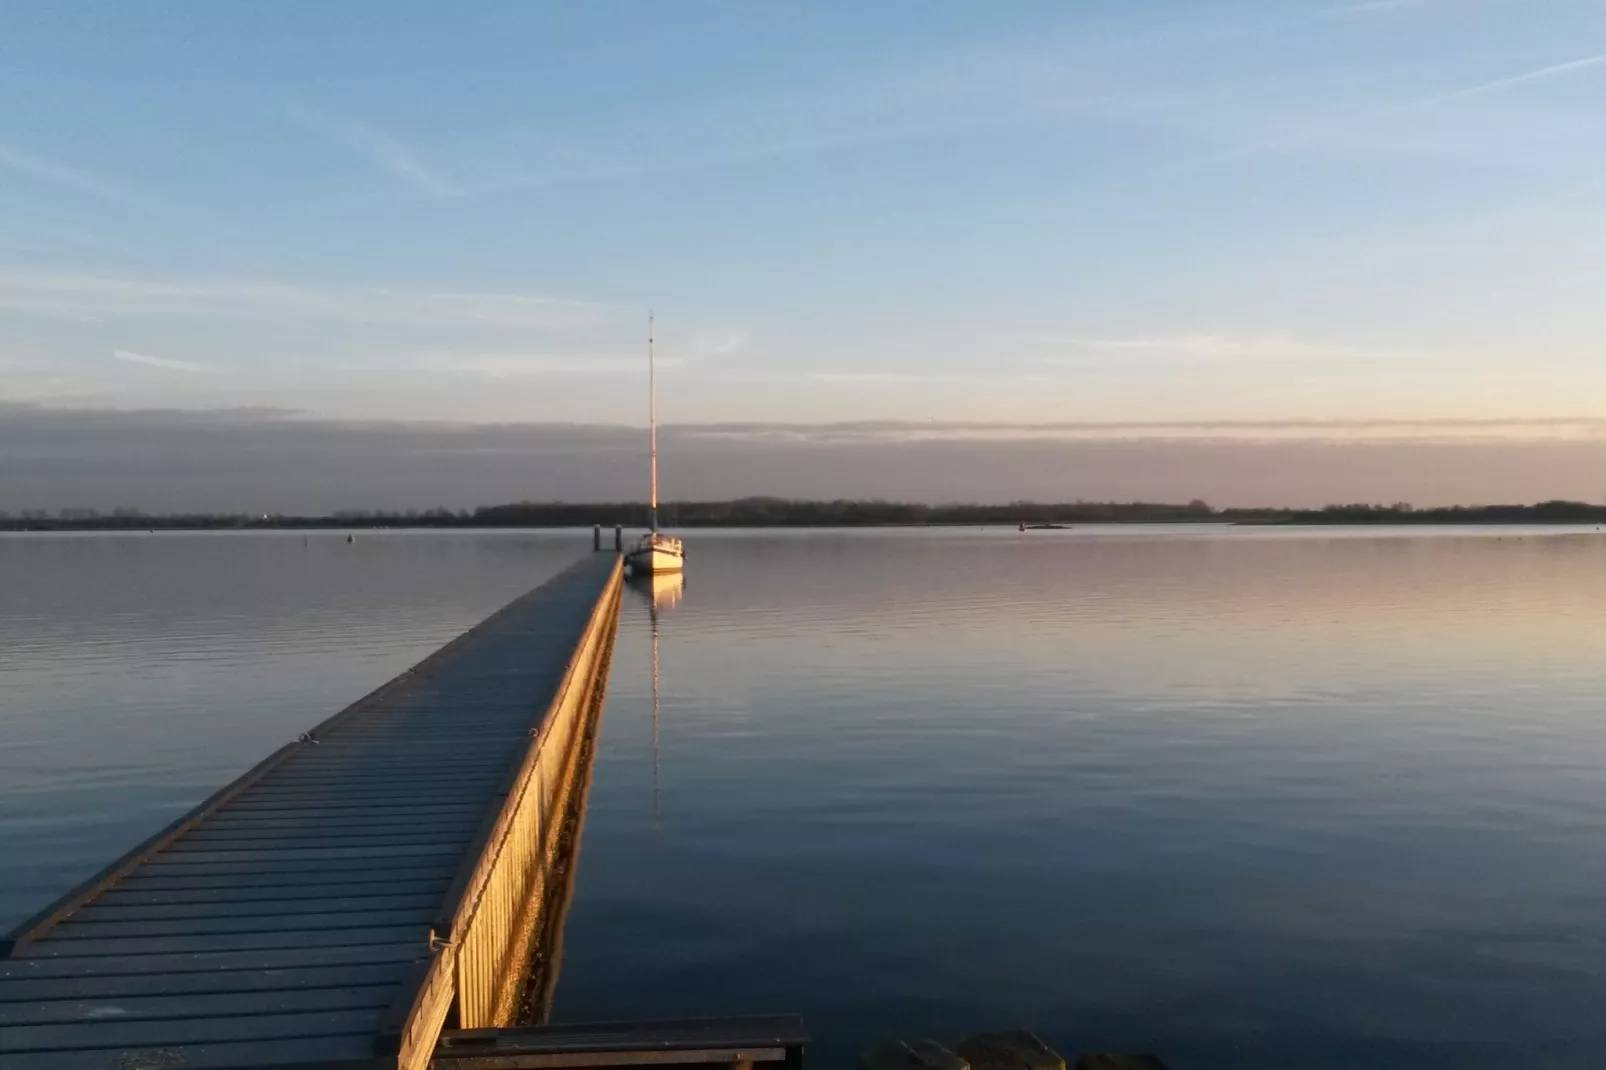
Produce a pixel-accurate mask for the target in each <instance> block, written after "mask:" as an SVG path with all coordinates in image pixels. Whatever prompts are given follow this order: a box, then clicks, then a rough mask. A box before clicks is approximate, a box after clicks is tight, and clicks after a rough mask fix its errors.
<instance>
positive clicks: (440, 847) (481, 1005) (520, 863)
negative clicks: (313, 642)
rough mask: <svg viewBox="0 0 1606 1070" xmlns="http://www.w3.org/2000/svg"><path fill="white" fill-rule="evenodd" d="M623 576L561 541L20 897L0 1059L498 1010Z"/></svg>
mask: <svg viewBox="0 0 1606 1070" xmlns="http://www.w3.org/2000/svg"><path fill="white" fill-rule="evenodd" d="M620 587H621V566H620V558H619V557H618V555H616V554H595V555H593V556H591V557H589V558H587V559H585V560H582V561H581V562H580V563H578V564H576V565H575V566H574V567H572V568H570V569H568V570H567V571H565V572H563V573H560V574H559V575H558V576H556V577H555V578H553V579H552V580H550V581H549V582H547V583H545V584H543V585H542V586H540V587H538V588H536V589H535V590H533V591H531V592H529V593H528V594H526V595H524V596H523V597H521V598H519V599H518V600H517V601H515V602H513V603H512V604H510V605H509V606H507V607H506V608H505V609H503V610H501V611H500V612H498V613H497V614H495V615H494V616H492V617H491V618H489V619H488V620H486V621H485V622H484V623H482V624H480V625H479V626H478V627H476V628H474V629H473V630H471V631H469V632H468V633H466V634H465V635H463V636H461V637H459V638H458V639H456V640H454V641H453V642H451V643H449V644H448V645H447V646H445V647H444V648H442V649H441V650H439V651H437V652H436V653H435V654H433V655H431V656H430V657H429V658H426V659H425V660H424V661H423V662H421V663H420V664H419V665H417V666H416V667H414V668H413V669H411V670H409V671H408V672H406V673H403V674H402V675H401V676H399V677H397V678H396V679H394V680H392V681H390V682H389V683H387V684H385V685H384V686H383V687H380V688H379V689H378V690H376V691H374V692H373V693H372V694H370V695H368V696H367V697H365V698H363V699H362V700H360V701H358V702H357V703H355V704H354V705H352V706H351V707H349V708H348V709H346V710H344V711H342V712H340V713H338V714H336V715H335V716H334V717H332V718H330V719H329V720H327V721H325V722H324V723H323V724H321V725H319V726H317V727H316V728H314V729H313V730H312V731H310V732H308V733H307V734H306V735H304V736H302V737H301V738H300V739H299V740H298V741H296V742H294V743H291V744H289V745H287V746H285V747H284V748H282V749H281V750H279V751H277V752H276V753H274V754H272V755H271V756H269V757H268V758H267V759H265V760H264V761H263V762H261V763H260V764H259V765H257V766H256V767H255V768H253V769H252V770H250V771H249V772H247V773H246V774H245V775H244V776H242V777H240V778H239V779H238V780H236V781H234V782H233V783H232V784H230V785H228V786H227V787H225V788H223V789H222V790H221V791H219V792H218V793H217V794H215V795H213V796H212V797H211V798H210V799H208V800H206V802H204V803H202V804H201V805H200V806H199V807H197V808H196V809H195V810H193V811H192V812H190V813H189V814H187V815H185V816H184V817H183V818H181V819H180V820H179V821H177V822H175V823H174V824H173V825H171V826H169V827H168V828H167V829H165V830H163V831H162V832H160V833H158V834H157V835H156V836H154V837H153V838H151V839H150V840H148V841H147V842H146V843H144V844H142V845H140V846H139V847H137V848H136V849H135V850H133V851H131V852H130V853H129V854H127V855H126V856H124V857H123V858H121V859H119V860H118V861H117V862H115V863H113V864H112V865H111V866H109V867H108V868H107V869H105V870H104V871H103V872H101V873H100V874H99V875H97V876H96V877H94V878H92V879H91V880H89V881H87V882H86V883H84V884H83V885H81V886H79V887H78V888H75V889H74V890H72V891H71V892H69V893H68V894H67V895H65V896H63V897H62V898H61V899H60V900H58V901H57V902H55V903H53V904H51V905H50V906H49V907H47V908H46V909H45V910H44V911H42V912H41V913H40V914H38V915H36V916H35V917H33V918H31V919H29V920H28V921H26V922H24V923H23V924H22V925H21V926H19V927H18V928H17V929H16V930H14V931H13V932H12V933H11V934H10V935H9V937H8V938H7V939H6V940H5V941H4V942H3V943H0V1064H3V1066H4V1070H178V1068H196V1070H207V1068H214V1067H266V1066H283V1067H313V1066H316V1067H320V1068H324V1070H335V1068H339V1067H350V1068H356V1067H374V1068H378V1067H396V1068H398V1070H415V1068H419V1067H423V1066H425V1065H426V1064H428V1063H429V1061H430V1059H431V1057H432V1055H433V1054H434V1051H435V1048H436V1044H437V1041H438V1039H439V1038H440V1035H441V1031H442V1029H443V1028H446V1027H448V1026H450V1027H451V1028H453V1029H460V1030H477V1029H494V1028H497V1027H503V1026H508V1025H510V1024H511V1022H512V1018H513V1014H514V1011H515V1008H516V1005H517V1003H518V996H519V986H520V984H521V981H522V977H521V967H522V964H523V962H524V961H526V958H527V954H528V951H529V945H530V942H531V940H532V938H533V936H534V934H536V933H537V932H539V931H540V930H541V929H542V928H543V917H542V912H543V910H544V909H545V908H546V901H547V898H548V896H547V887H548V885H549V884H550V883H551V882H550V881H549V880H548V877H547V874H548V873H549V872H550V869H551V865H552V857H553V852H554V851H555V850H556V849H557V846H558V840H559V838H560V836H559V832H560V831H561V828H562V825H563V814H564V813H565V807H566V805H567V800H568V798H569V795H570V792H571V790H572V789H573V786H574V784H575V781H576V779H577V776H578V775H579V774H578V771H577V770H576V768H575V765H576V755H577V754H579V753H580V752H581V750H582V749H583V748H582V741H583V740H584V738H585V737H586V735H587V733H588V732H590V731H591V730H592V727H593V726H594V724H595V719H596V717H597V714H598V711H599V709H600V705H601V696H602V692H603V688H604V686H605V683H606V679H607V669H608V661H609V658H610V656H611V653H612V648H613V639H614V632H615V630H616V628H617V622H618V611H619V597H620ZM465 1039H466V1038H465ZM458 1050H459V1051H462V1050H463V1044H462V1042H460V1045H459V1048H458Z"/></svg>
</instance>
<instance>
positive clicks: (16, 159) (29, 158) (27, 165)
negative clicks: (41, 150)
mask: <svg viewBox="0 0 1606 1070" xmlns="http://www.w3.org/2000/svg"><path fill="white" fill-rule="evenodd" d="M0 168H4V169H6V170H9V171H13V172H15V173H17V174H21V175H27V176H28V177H29V178H32V179H35V180H37V181H40V182H44V183H46V184H48V185H51V186H55V187H56V188H58V189H64V190H70V191H71V192H73V193H83V194H87V195H88V196H91V197H98V198H100V199H102V200H107V201H118V202H121V203H123V204H134V205H139V206H141V207H156V206H157V205H156V202H154V201H152V200H151V199H149V198H147V197H145V196H144V195H143V194H140V193H137V192H135V191H134V190H131V189H129V188H128V187H127V186H124V185H122V184H121V183H118V182H113V181H112V180H110V179H108V178H104V177H102V176H100V175H95V174H91V173H90V172H88V171H84V170H82V169H80V168H77V167H72V166H70V165H68V164H64V163H60V162H58V161H56V160H49V159H46V158H44V157H43V156H36V155H34V154H32V153H27V152H22V151H21V150H18V149H13V148H8V147H7V146H5V145H0Z"/></svg>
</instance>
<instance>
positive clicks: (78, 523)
mask: <svg viewBox="0 0 1606 1070" xmlns="http://www.w3.org/2000/svg"><path fill="white" fill-rule="evenodd" d="M659 519H660V521H661V523H662V524H663V526H664V527H673V528H877V527H880V528H887V527H899V528H904V527H980V526H992V527H997V526H1010V527H1014V526H1018V525H1020V524H1027V525H1043V524H1054V525H1058V526H1064V527H1075V526H1077V525H1090V524H1101V525H1102V524H1238V525H1246V526H1257V527H1268V526H1309V525H1316V524H1320V525H1346V526H1396V525H1404V524H1413V525H1423V524H1428V525H1447V526H1453V525H1466V524H1602V523H1606V505H1591V504H1589V503H1587V502H1571V501H1549V502H1539V503H1537V504H1533V505H1480V506H1451V507H1446V508H1435V509H1414V508H1412V507H1410V506H1408V505H1403V504H1401V505H1388V506H1383V505H1333V506H1328V507H1326V508H1323V509H1278V508H1251V509H1213V508H1211V507H1210V506H1209V505H1207V504H1205V503H1204V502H1200V501H1194V502H1189V503H1187V504H1185V505H1174V504H1166V503H1158V502H1062V503H1045V502H1013V503H1010V504H1007V505H979V504H946V505H925V504H920V503H911V502H885V501H806V500H790V499H779V498H744V499H739V500H736V501H726V502H668V503H665V504H664V505H662V506H661V507H660V508H659ZM646 525H647V507H646V505H645V503H639V502H601V503H569V502H520V503H514V504H507V505H490V506H481V507H480V508H478V509H475V510H473V511H469V510H466V509H465V510H456V511H454V510H450V509H445V508H435V509H426V510H407V511H403V512H394V511H387V510H350V511H342V512H337V513H331V514H328V515H325V516H293V515H285V514H274V513H267V514H263V513H249V514H248V513H194V514H150V515H147V514H145V513H143V512H141V511H139V510H137V509H126V508H125V509H118V510H115V511H113V512H110V513H100V512H97V511H95V510H90V509H64V510H57V511H54V512H45V511H43V510H28V511H24V512H23V513H22V514H20V515H13V514H0V531H142V530H149V531H157V530H160V531H231V530H261V531H266V530H292V531H315V530H326V529H338V530H369V529H377V528H463V529H495V528H589V527H592V526H601V527H604V528H611V527H614V526H622V527H628V528H642V527H645V526H646Z"/></svg>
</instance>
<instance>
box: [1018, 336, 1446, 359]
mask: <svg viewBox="0 0 1606 1070" xmlns="http://www.w3.org/2000/svg"><path fill="white" fill-rule="evenodd" d="M1024 341H1025V342H1026V343H1027V344H1028V345H1031V346H1035V347H1041V348H1047V349H1055V350H1060V352H1055V353H1051V354H1049V355H1047V356H1044V357H1043V358H1042V360H1043V362H1044V363H1046V364H1064V365H1085V364H1092V363H1105V362H1109V361H1111V360H1116V359H1120V360H1127V359H1135V358H1145V357H1154V358H1160V359H1165V360H1183V361H1190V362H1213V361H1224V362H1231V361H1254V362H1261V361H1326V360H1343V361H1369V360H1402V359H1420V358H1423V357H1426V356H1429V355H1428V354H1424V353H1420V352H1413V351H1410V350H1402V349H1391V348H1377V347H1368V346H1357V345H1349V344H1346V343H1339V342H1313V341H1309V340H1304V339H1299V338H1292V337H1288V336H1284V335H1239V334H1182V335H1161V336H1150V337H1133V338H1088V337H1077V336H1053V335H1046V336H1044V335H1039V336H1032V337H1028V338H1026V339H1024Z"/></svg>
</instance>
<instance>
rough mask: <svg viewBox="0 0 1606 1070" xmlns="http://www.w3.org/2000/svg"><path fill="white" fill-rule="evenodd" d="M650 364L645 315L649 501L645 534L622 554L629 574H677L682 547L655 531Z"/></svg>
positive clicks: (654, 408)
mask: <svg viewBox="0 0 1606 1070" xmlns="http://www.w3.org/2000/svg"><path fill="white" fill-rule="evenodd" d="M656 374H657V373H656V368H655V366H654V363H653V340H652V313H651V312H649V313H647V436H648V443H649V445H650V453H651V455H652V490H651V493H652V497H651V500H650V501H649V502H648V505H647V527H648V531H647V534H645V535H643V536H642V537H641V538H640V539H638V540H637V541H636V545H635V546H633V547H631V548H630V550H629V552H627V553H626V554H625V564H627V565H629V566H630V571H631V572H632V573H656V572H679V571H680V570H681V569H683V568H685V567H686V544H685V543H683V542H681V541H680V540H679V539H677V538H675V537H674V536H672V535H665V534H663V533H662V532H660V531H659V530H658V381H657V378H656Z"/></svg>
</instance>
